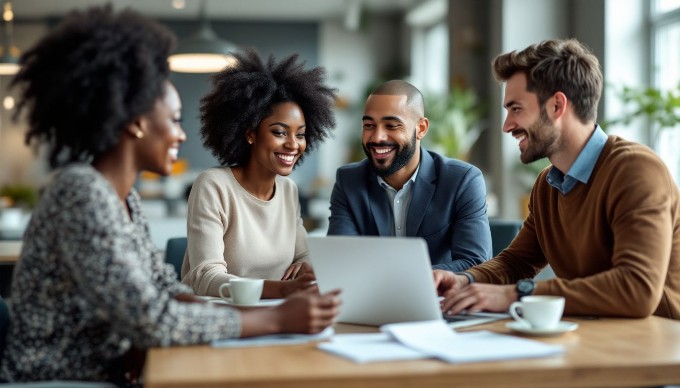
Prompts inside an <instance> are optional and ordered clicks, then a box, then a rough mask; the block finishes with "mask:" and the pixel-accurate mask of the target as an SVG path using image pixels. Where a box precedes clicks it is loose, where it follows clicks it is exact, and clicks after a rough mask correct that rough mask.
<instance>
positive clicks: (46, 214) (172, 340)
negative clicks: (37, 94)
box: [0, 164, 241, 382]
mask: <svg viewBox="0 0 680 388" xmlns="http://www.w3.org/2000/svg"><path fill="white" fill-rule="evenodd" d="M127 204H128V207H129V209H130V213H131V217H132V220H130V217H129V216H128V213H127V212H126V211H125V209H124V208H123V206H122V204H121V202H120V200H119V198H118V196H117V194H116V192H115V191H114V189H113V187H112V186H111V185H110V184H109V182H108V181H107V180H106V179H105V178H104V177H103V176H102V175H101V174H99V173H98V172H97V171H96V170H95V169H94V168H93V167H92V166H90V165H87V164H73V165H70V166H68V167H65V168H64V169H63V170H62V171H61V172H59V173H58V174H57V175H56V176H55V178H54V179H53V181H52V183H51V184H50V185H49V187H48V188H47V189H46V190H45V192H44V193H43V195H42V198H41V201H40V204H39V205H38V207H37V208H36V209H35V210H34V212H33V216H32V218H31V222H30V224H29V227H28V229H27V230H26V234H25V236H24V244H23V250H22V252H21V258H20V260H19V262H18V264H17V266H16V268H15V272H14V279H13V283H12V296H11V303H10V304H11V314H12V327H11V329H10V330H11V331H10V333H9V335H8V344H7V348H6V350H5V356H4V357H3V360H2V364H1V365H0V378H4V379H6V380H9V381H10V382H12V381H35V380H48V379H60V380H99V381H120V378H121V373H122V371H121V370H120V364H121V358H122V356H123V355H124V354H125V353H126V352H127V351H128V350H129V349H130V348H131V347H132V346H134V347H136V348H140V349H146V348H149V347H154V346H171V345H185V344H197V343H205V342H209V341H211V340H215V339H219V338H227V337H237V336H238V335H239V334H240V332H241V327H240V315H239V313H238V311H237V310H235V309H231V308H224V307H213V306H210V305H207V304H193V303H181V302H178V301H176V300H175V299H173V297H174V296H175V295H176V294H178V293H191V290H190V289H189V288H188V287H186V286H184V285H181V284H180V283H179V282H177V280H176V275H175V272H174V269H173V267H172V266H171V265H169V264H165V263H164V259H163V256H162V255H161V254H160V253H159V252H158V251H157V250H156V248H155V246H154V245H153V243H152V242H151V239H150V236H149V230H148V225H147V223H146V220H145V219H144V217H143V215H142V214H141V211H140V199H139V196H138V194H137V192H136V191H134V189H133V190H132V191H131V192H130V194H129V195H128V197H127Z"/></svg>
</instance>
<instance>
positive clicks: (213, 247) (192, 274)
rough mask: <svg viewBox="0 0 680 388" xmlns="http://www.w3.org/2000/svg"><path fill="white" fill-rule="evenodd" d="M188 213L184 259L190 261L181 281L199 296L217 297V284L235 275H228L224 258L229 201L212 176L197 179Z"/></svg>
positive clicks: (202, 176)
mask: <svg viewBox="0 0 680 388" xmlns="http://www.w3.org/2000/svg"><path fill="white" fill-rule="evenodd" d="M208 171H210V170H208ZM222 184H224V182H222ZM187 212H188V214H187V234H188V244H187V253H186V257H185V261H186V260H189V268H190V270H189V271H188V273H186V274H183V276H182V282H183V283H184V284H187V285H188V286H190V287H191V288H192V289H193V290H194V292H195V293H196V294H198V295H208V296H219V287H220V286H221V285H222V284H224V283H227V282H228V281H229V279H230V278H233V277H235V276H234V275H230V274H229V269H228V268H227V263H226V262H225V261H224V250H225V246H224V233H225V231H226V230H227V228H228V224H229V209H228V201H227V198H226V193H225V191H224V190H222V189H220V182H218V181H217V180H216V178H215V176H214V175H211V174H209V173H206V172H204V173H202V174H201V175H199V176H198V178H196V181H195V182H194V185H193V187H192V189H191V194H190V195H189V201H188V210H187Z"/></svg>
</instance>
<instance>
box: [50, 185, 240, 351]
mask: <svg viewBox="0 0 680 388" xmlns="http://www.w3.org/2000/svg"><path fill="white" fill-rule="evenodd" d="M66 183H68V182H66ZM66 186H68V185H66ZM71 186H74V187H75V188H74V189H69V188H68V187H67V188H65V189H63V191H59V190H56V192H58V193H59V195H58V198H57V199H54V200H55V201H62V199H61V198H67V199H68V201H69V202H70V203H69V204H63V206H62V209H73V208H78V210H79V211H77V212H73V211H69V210H64V211H59V212H58V213H56V214H55V215H54V217H53V220H52V221H53V224H54V225H60V228H61V232H60V233H59V236H60V238H59V240H58V247H57V251H58V252H68V254H65V255H63V256H64V263H65V265H66V266H67V268H68V271H69V272H70V274H71V276H72V278H73V282H74V285H75V287H76V288H77V289H76V290H75V291H73V292H76V293H78V294H80V295H82V296H83V297H84V298H86V299H87V300H88V301H89V302H88V304H89V305H92V306H96V307H95V308H96V312H95V313H96V315H97V316H98V317H99V318H100V319H102V320H105V321H108V322H112V323H113V328H114V330H116V331H117V332H119V333H120V334H121V335H122V336H123V337H125V338H130V339H131V341H132V342H133V343H134V344H135V345H136V346H138V347H144V348H145V347H150V346H167V345H175V344H195V343H205V342H209V341H211V340H214V339H218V338H224V337H237V336H239V335H240V331H241V327H240V315H239V312H238V311H237V310H235V309H227V308H220V309H218V308H215V307H211V306H208V305H203V304H188V303H180V302H178V301H176V300H174V299H173V298H172V295H171V294H170V293H169V292H167V290H165V289H164V288H163V287H161V286H160V285H159V284H158V283H156V282H155V281H154V279H153V278H152V277H150V275H149V271H148V270H145V269H144V268H143V266H144V265H145V264H144V263H147V262H148V260H150V258H143V257H139V255H138V253H137V252H135V251H134V250H130V249H129V246H130V240H131V238H130V233H132V231H133V230H134V229H133V227H132V226H131V225H132V224H131V223H130V222H126V221H125V217H126V215H125V212H124V211H123V209H122V207H121V206H120V203H119V202H118V201H117V199H116V198H111V195H110V193H109V192H108V191H107V190H108V189H107V188H106V187H103V186H102V185H97V184H92V186H91V187H90V188H89V189H88V190H79V189H78V188H79V187H80V186H77V185H71Z"/></svg>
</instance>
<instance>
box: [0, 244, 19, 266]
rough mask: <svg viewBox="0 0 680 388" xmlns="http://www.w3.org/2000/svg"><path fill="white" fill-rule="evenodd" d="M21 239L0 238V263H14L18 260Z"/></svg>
mask: <svg viewBox="0 0 680 388" xmlns="http://www.w3.org/2000/svg"><path fill="white" fill-rule="evenodd" d="M20 253H21V240H0V264H14V263H16V262H17V260H19V254H20Z"/></svg>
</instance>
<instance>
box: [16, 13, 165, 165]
mask: <svg viewBox="0 0 680 388" xmlns="http://www.w3.org/2000/svg"><path fill="white" fill-rule="evenodd" d="M175 41H176V38H175V36H174V34H173V33H172V32H170V31H169V30H168V29H167V28H165V27H163V26H162V25H160V24H159V23H157V22H154V21H152V20H150V19H147V18H146V17H143V16H142V15H140V14H138V13H136V12H134V11H131V10H129V9H126V10H123V11H121V12H119V13H115V12H114V11H113V9H112V7H111V5H110V4H109V5H106V6H100V7H93V8H89V9H88V10H85V11H73V12H71V13H69V15H67V17H66V18H65V19H64V20H63V21H62V22H61V23H60V24H59V26H57V27H56V29H55V30H54V31H52V32H51V33H50V34H49V35H47V36H46V37H44V38H43V39H41V40H40V41H39V42H38V43H37V44H36V45H35V46H34V47H33V48H32V49H30V50H28V51H26V52H25V53H24V54H23V55H22V56H21V58H20V61H19V64H20V65H21V69H20V71H19V73H18V74H17V75H16V76H15V78H14V79H13V80H12V86H17V85H19V86H22V87H23V88H22V90H21V96H20V98H19V101H18V104H17V111H16V113H15V115H14V117H15V119H16V118H18V117H19V115H20V113H21V112H22V111H23V110H24V109H26V110H27V111H28V122H29V130H28V133H27V134H26V139H25V140H26V144H29V145H30V144H31V143H32V142H33V141H34V140H35V141H36V143H38V144H39V143H46V144H48V145H49V163H50V166H51V167H53V168H56V167H59V166H62V165H64V164H66V163H69V162H73V161H90V160H92V158H94V157H96V156H97V155H99V154H101V153H102V152H104V151H107V150H108V149H110V148H111V147H113V146H115V145H116V144H117V143H118V141H119V137H120V133H121V131H122V130H123V129H124V128H125V126H126V125H127V124H129V123H130V122H132V120H134V119H135V118H136V117H139V116H140V115H142V114H144V113H147V112H149V111H150V110H151V109H152V108H153V105H154V103H155V101H156V100H157V99H158V98H159V97H160V96H162V94H163V93H164V91H165V89H164V82H165V80H167V79H168V76H169V73H170V70H169V67H168V60H167V58H168V55H169V54H170V52H171V51H172V49H173V48H174V45H175Z"/></svg>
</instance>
